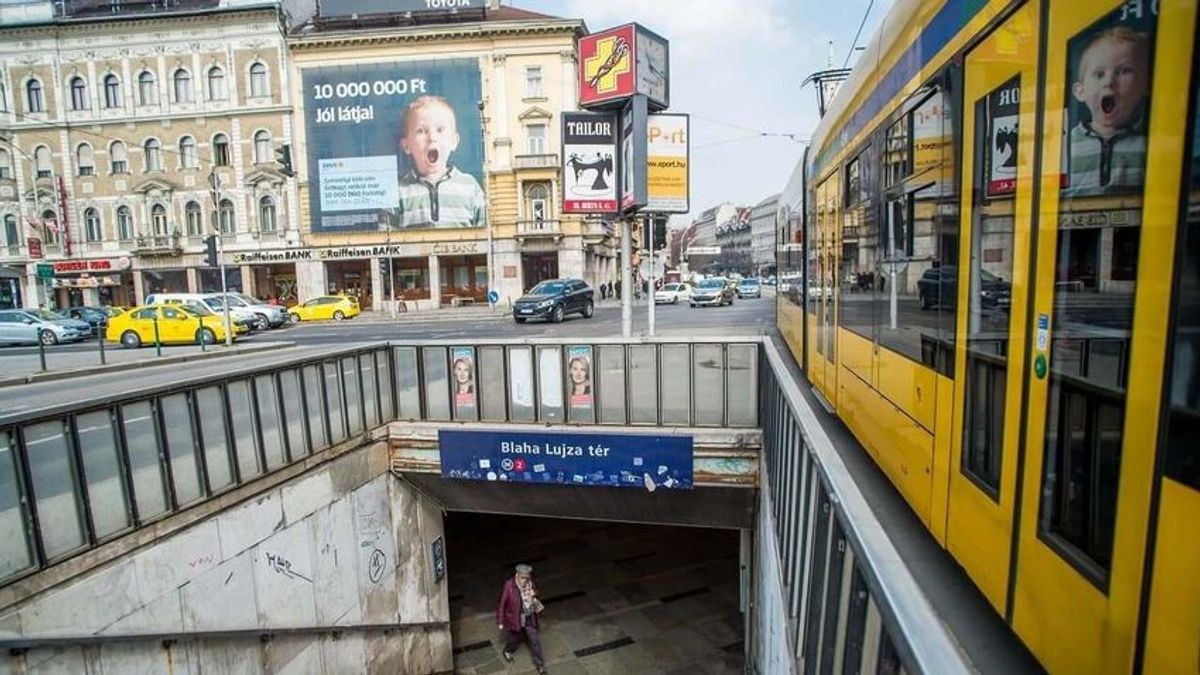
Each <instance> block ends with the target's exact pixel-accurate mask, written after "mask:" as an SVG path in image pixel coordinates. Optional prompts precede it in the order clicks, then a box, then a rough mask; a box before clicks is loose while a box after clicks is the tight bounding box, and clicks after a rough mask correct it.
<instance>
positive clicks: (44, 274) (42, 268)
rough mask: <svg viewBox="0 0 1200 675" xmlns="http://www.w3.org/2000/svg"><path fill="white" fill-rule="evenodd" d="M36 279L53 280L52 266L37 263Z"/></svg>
mask: <svg viewBox="0 0 1200 675" xmlns="http://www.w3.org/2000/svg"><path fill="white" fill-rule="evenodd" d="M37 278H39V279H53V278H54V266H53V265H51V264H49V263H38V266H37Z"/></svg>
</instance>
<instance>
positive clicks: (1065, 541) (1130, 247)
mask: <svg viewBox="0 0 1200 675" xmlns="http://www.w3.org/2000/svg"><path fill="white" fill-rule="evenodd" d="M1156 24H1157V16H1156V13H1155V12H1153V11H1147V12H1143V13H1133V12H1125V11H1123V10H1122V9H1118V10H1115V11H1113V12H1111V13H1110V14H1108V15H1106V16H1104V17H1102V18H1101V19H1100V20H1099V21H1097V22H1096V23H1094V24H1092V25H1091V26H1088V27H1086V28H1084V29H1083V30H1082V31H1080V32H1079V33H1078V34H1076V35H1075V36H1074V37H1072V38H1071V39H1070V40H1069V41H1068V43H1067V45H1066V53H1067V54H1068V55H1069V56H1068V58H1067V63H1066V72H1065V73H1064V74H1063V75H1064V76H1065V79H1064V80H1063V81H1064V82H1065V83H1066V84H1064V85H1063V86H1064V88H1065V91H1064V92H1063V94H1064V96H1063V101H1064V109H1063V110H1062V111H1061V113H1058V112H1056V113H1055V114H1056V115H1058V114H1061V115H1062V118H1063V119H1064V120H1065V124H1066V128H1067V129H1068V131H1067V133H1066V135H1065V136H1064V139H1063V143H1064V151H1063V153H1062V163H1061V165H1060V167H1059V174H1060V178H1061V179H1060V181H1059V184H1060V186H1061V187H1060V190H1059V213H1058V214H1057V218H1054V219H1053V220H1051V222H1057V223H1059V224H1060V225H1059V232H1058V234H1059V243H1058V247H1057V251H1056V257H1057V260H1056V261H1055V279H1056V280H1057V281H1058V283H1056V284H1055V285H1054V291H1053V292H1054V298H1053V303H1052V305H1051V306H1052V307H1053V308H1054V314H1053V318H1052V319H1051V321H1050V326H1051V328H1052V330H1051V333H1050V345H1049V351H1050V355H1049V364H1050V368H1049V375H1048V377H1047V380H1048V391H1049V393H1048V396H1047V401H1046V406H1047V408H1046V428H1045V449H1044V453H1045V470H1044V473H1043V476H1042V486H1041V494H1042V495H1044V497H1043V498H1042V500H1041V512H1040V514H1039V534H1040V535H1041V537H1042V538H1043V539H1044V540H1045V541H1047V542H1048V543H1049V545H1050V546H1051V547H1052V548H1053V549H1055V550H1056V551H1058V552H1059V553H1060V554H1061V555H1062V556H1063V557H1064V559H1066V560H1068V561H1069V562H1071V563H1072V564H1073V565H1075V566H1076V567H1077V568H1078V569H1079V570H1080V571H1081V572H1082V573H1083V574H1084V575H1085V576H1086V577H1087V578H1089V579H1090V580H1091V581H1093V582H1094V583H1096V584H1097V585H1099V586H1101V587H1103V585H1104V584H1105V582H1106V579H1107V578H1108V573H1109V569H1110V567H1111V564H1112V549H1113V535H1114V530H1115V527H1116V514H1117V509H1118V508H1119V505H1118V503H1117V502H1118V499H1117V497H1118V490H1117V488H1118V484H1117V483H1118V480H1117V479H1118V477H1119V476H1120V469H1121V461H1122V457H1121V452H1122V447H1123V441H1124V431H1125V410H1126V406H1125V399H1126V391H1127V382H1128V376H1129V347H1130V337H1131V333H1132V329H1133V317H1134V313H1135V304H1136V303H1135V300H1136V294H1135V285H1136V279H1135V277H1136V272H1137V269H1136V263H1135V262H1134V261H1135V259H1136V257H1137V250H1138V240H1139V237H1140V234H1141V227H1140V226H1137V225H1135V223H1139V222H1141V219H1142V213H1141V212H1142V202H1143V198H1142V193H1143V187H1144V182H1145V163H1146V146H1147V138H1149V133H1151V130H1150V129H1149V128H1148V127H1149V120H1150V114H1149V113H1150V105H1151V98H1152V92H1151V91H1150V83H1151V82H1153V81H1154V80H1153V73H1152V66H1153V64H1152V59H1151V54H1152V53H1153V52H1154V41H1155V31H1156ZM1106 56H1107V57H1110V58H1115V59H1120V60H1121V62H1122V63H1123V72H1127V74H1128V77H1129V78H1130V81H1131V82H1134V83H1135V84H1131V85H1129V87H1128V92H1127V94H1128V95H1127V96H1125V97H1124V98H1122V99H1121V101H1120V102H1119V103H1118V104H1117V105H1116V107H1115V108H1114V106H1113V105H1110V103H1111V101H1109V100H1108V99H1111V98H1112V96H1111V94H1110V93H1107V92H1108V89H1107V87H1108V86H1109V85H1108V84H1107V83H1106V78H1103V77H1101V75H1103V74H1104V73H1103V71H1104V69H1103V68H1102V67H1101V66H1102V65H1103V63H1102V62H1101V59H1102V58H1104V57H1106ZM1163 93H1164V94H1166V95H1174V94H1175V93H1176V92H1163ZM1046 170H1051V171H1052V170H1053V169H1052V168H1051V169H1046ZM1097 214H1099V215H1100V216H1101V217H1099V218H1097V217H1096V216H1097ZM1097 307H1102V308H1103V311H1096V308H1097Z"/></svg>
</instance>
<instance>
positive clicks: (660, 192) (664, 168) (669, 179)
mask: <svg viewBox="0 0 1200 675" xmlns="http://www.w3.org/2000/svg"><path fill="white" fill-rule="evenodd" d="M647 134H648V138H647V145H646V207H645V208H644V209H642V210H643V211H648V212H651V213H687V212H688V210H689V206H688V196H689V192H690V190H689V186H688V159H689V158H688V155H689V150H690V145H689V139H688V136H689V134H688V116H687V115H679V114H666V113H660V114H656V115H650V119H649V122H648V124H647Z"/></svg>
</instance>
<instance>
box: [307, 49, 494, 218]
mask: <svg viewBox="0 0 1200 675" xmlns="http://www.w3.org/2000/svg"><path fill="white" fill-rule="evenodd" d="M302 78H303V83H304V117H305V119H304V128H305V132H306V134H307V143H306V145H307V160H308V161H307V164H308V180H309V185H310V186H311V189H310V190H309V195H310V196H309V199H310V204H309V206H310V213H311V224H312V231H313V232H318V233H329V232H350V231H365V230H383V229H389V228H390V229H427V228H460V227H482V226H484V225H485V224H486V223H485V219H486V216H485V214H486V211H487V199H486V197H485V195H484V191H483V188H482V181H483V140H482V138H483V130H482V125H481V122H480V112H479V101H480V99H481V88H480V87H481V85H480V74H479V64H478V62H477V61H475V60H474V59H446V60H431V61H395V62H385V63H363V64H349V65H343V66H325V67H320V68H306V69H304V70H303V71H302Z"/></svg>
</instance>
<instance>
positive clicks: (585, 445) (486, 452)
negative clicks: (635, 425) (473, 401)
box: [438, 429, 693, 492]
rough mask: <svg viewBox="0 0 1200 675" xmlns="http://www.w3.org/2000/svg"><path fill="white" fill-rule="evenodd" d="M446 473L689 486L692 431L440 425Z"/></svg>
mask: <svg viewBox="0 0 1200 675" xmlns="http://www.w3.org/2000/svg"><path fill="white" fill-rule="evenodd" d="M438 450H439V454H440V458H441V467H442V478H448V479H456V480H478V481H492V482H501V483H540V484H551V485H580V486H583V485H597V486H605V487H626V488H642V489H645V490H649V491H651V492H653V491H655V490H657V489H660V488H661V489H672V490H679V489H683V490H687V489H691V487H692V458H693V439H692V437H691V436H675V435H672V436H666V435H664V436H654V435H645V434H596V433H583V432H578V433H576V432H514V431H461V430H458V429H440V430H439V431H438Z"/></svg>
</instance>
